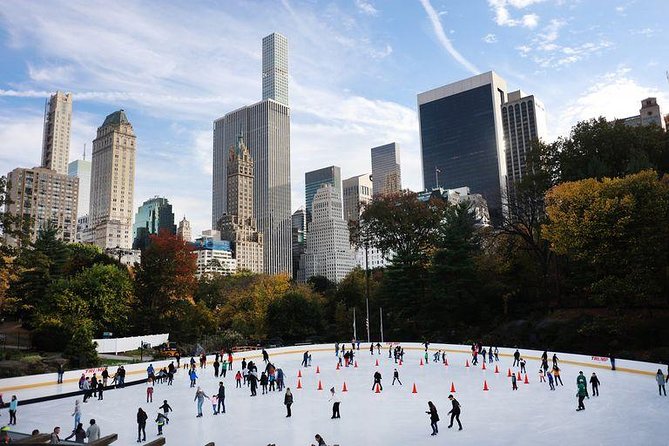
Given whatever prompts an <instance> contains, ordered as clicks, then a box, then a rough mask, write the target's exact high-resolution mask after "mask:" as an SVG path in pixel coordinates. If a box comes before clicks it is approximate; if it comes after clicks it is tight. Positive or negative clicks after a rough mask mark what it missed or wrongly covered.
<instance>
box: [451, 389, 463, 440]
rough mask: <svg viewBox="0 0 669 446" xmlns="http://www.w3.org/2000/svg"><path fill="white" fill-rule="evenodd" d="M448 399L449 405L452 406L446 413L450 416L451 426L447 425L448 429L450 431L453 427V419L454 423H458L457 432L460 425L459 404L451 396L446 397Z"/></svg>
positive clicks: (460, 428)
mask: <svg viewBox="0 0 669 446" xmlns="http://www.w3.org/2000/svg"><path fill="white" fill-rule="evenodd" d="M448 399H449V400H451V404H452V405H453V408H452V409H451V410H450V411H449V412H448V413H449V414H451V424H449V425H448V428H449V429H450V428H452V427H453V419H455V421H457V422H458V427H459V429H458V430H460V431H461V430H462V423H461V422H460V408H461V406H460V403H459V402H458V400H456V399H455V398H454V397H453V395H448Z"/></svg>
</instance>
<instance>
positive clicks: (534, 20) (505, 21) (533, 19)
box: [488, 0, 544, 29]
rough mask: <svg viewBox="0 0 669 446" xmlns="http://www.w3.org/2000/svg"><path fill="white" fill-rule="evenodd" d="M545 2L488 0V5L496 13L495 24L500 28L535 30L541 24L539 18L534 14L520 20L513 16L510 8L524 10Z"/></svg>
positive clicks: (540, 0)
mask: <svg viewBox="0 0 669 446" xmlns="http://www.w3.org/2000/svg"><path fill="white" fill-rule="evenodd" d="M542 1H544V0H488V5H489V6H490V7H491V8H492V10H493V11H494V12H495V23H497V25H499V26H509V27H514V26H522V27H524V28H529V29H534V28H536V27H537V25H538V24H539V16H538V15H537V14H534V13H530V14H523V15H522V16H521V17H520V18H519V19H516V18H513V17H512V16H511V11H510V10H509V7H511V8H515V9H524V8H527V7H528V6H532V5H534V4H536V3H541V2H542Z"/></svg>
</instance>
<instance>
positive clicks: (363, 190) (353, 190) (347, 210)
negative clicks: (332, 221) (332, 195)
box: [342, 173, 373, 222]
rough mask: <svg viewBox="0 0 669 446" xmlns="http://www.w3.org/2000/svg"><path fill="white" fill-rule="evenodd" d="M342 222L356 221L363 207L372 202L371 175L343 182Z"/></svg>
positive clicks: (359, 176)
mask: <svg viewBox="0 0 669 446" xmlns="http://www.w3.org/2000/svg"><path fill="white" fill-rule="evenodd" d="M343 189H344V194H343V197H344V199H343V200H342V201H343V205H344V220H345V221H346V222H349V221H357V220H358V219H359V218H360V211H361V208H362V206H363V205H365V204H367V203H369V202H370V201H372V193H373V184H372V175H370V174H368V173H366V174H363V175H358V176H355V177H351V178H347V179H345V180H344V181H343Z"/></svg>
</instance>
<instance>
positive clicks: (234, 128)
mask: <svg viewBox="0 0 669 446" xmlns="http://www.w3.org/2000/svg"><path fill="white" fill-rule="evenodd" d="M274 36H275V38H276V36H278V34H274ZM284 39H285V38H284ZM284 43H285V42H284ZM275 46H276V45H275ZM269 54H274V53H267V54H266V53H265V52H264V51H263V66H264V67H271V66H276V70H277V71H276V72H279V71H280V66H281V64H282V63H283V62H282V61H281V60H280V58H278V57H275V56H276V55H273V56H272V58H271V59H269ZM284 55H285V56H286V57H287V51H285V52H284ZM270 71H272V72H274V71H273V70H270ZM275 86H276V85H275ZM285 94H286V97H285V98H280V99H282V100H283V99H285V101H284V102H277V100H275V99H273V98H272V97H271V95H270V94H268V97H267V98H265V99H263V100H262V101H260V102H258V103H256V104H253V105H250V106H245V107H242V108H239V109H237V110H235V111H232V112H230V113H227V114H226V115H225V116H223V117H222V118H219V119H217V120H215V121H214V154H213V187H212V196H213V202H212V226H213V227H217V225H218V221H219V219H220V218H221V217H222V216H223V215H224V214H225V213H226V212H227V210H228V206H227V199H228V197H227V165H228V148H229V147H230V146H232V145H235V144H236V141H237V137H238V136H239V135H242V136H243V139H244V141H245V143H246V145H247V147H248V149H249V151H250V154H251V158H252V159H253V160H254V171H255V175H254V182H253V208H254V209H255V218H256V222H257V225H258V230H259V231H260V232H262V234H263V255H264V259H263V267H264V272H265V273H267V274H277V273H287V274H288V275H291V270H292V266H293V265H292V260H291V257H292V256H291V206H290V198H291V196H290V108H288V106H287V105H285V104H287V103H288V97H287V94H288V91H287V87H286V89H285ZM277 98H279V97H278V96H277Z"/></svg>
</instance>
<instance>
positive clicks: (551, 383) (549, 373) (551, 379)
mask: <svg viewBox="0 0 669 446" xmlns="http://www.w3.org/2000/svg"><path fill="white" fill-rule="evenodd" d="M546 376H548V387H549V388H550V389H551V390H555V384H553V374H552V373H551V372H548V373H547V374H546Z"/></svg>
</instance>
